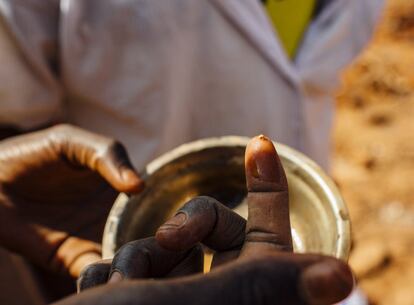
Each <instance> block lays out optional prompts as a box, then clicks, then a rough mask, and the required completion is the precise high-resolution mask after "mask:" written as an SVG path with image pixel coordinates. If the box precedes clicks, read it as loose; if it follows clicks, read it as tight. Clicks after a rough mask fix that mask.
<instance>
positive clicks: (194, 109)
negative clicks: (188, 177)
mask: <svg viewBox="0 0 414 305" xmlns="http://www.w3.org/2000/svg"><path fill="white" fill-rule="evenodd" d="M269 1H272V0H269ZM284 1H289V0H284ZM382 1H383V0H364V1H361V0H330V1H327V0H324V1H316V4H315V5H316V7H317V11H318V12H317V13H316V12H313V13H312V17H311V20H310V21H309V24H307V29H306V30H305V31H304V33H303V35H301V37H300V45H299V46H298V49H297V50H296V54H295V56H294V58H292V59H291V58H289V56H288V55H287V52H286V51H285V48H284V46H283V44H282V43H281V39H280V38H279V36H278V33H277V31H275V28H274V26H273V24H272V18H269V16H268V15H267V14H266V10H265V9H264V4H263V3H261V1H258V0H203V1H195V0H158V1H154V0H125V1H117V0H104V1H102V0H87V1H85V0H84V1H80V0H60V1H59V0H1V1H0V12H1V14H2V19H3V20H2V21H3V22H2V26H1V28H0V60H1V62H2V69H1V70H0V79H1V82H0V109H1V111H0V123H1V124H5V125H15V126H18V127H20V128H23V129H26V128H27V129H28V128H33V127H36V126H37V125H39V124H47V123H48V122H55V121H65V122H69V123H72V124H75V125H78V126H81V127H83V128H86V129H89V130H92V131H96V132H99V133H103V134H107V135H110V136H112V137H115V138H117V139H118V140H120V141H121V142H123V143H124V144H125V145H126V146H127V148H128V150H129V152H130V155H131V158H132V159H133V160H134V163H135V165H136V166H138V167H139V168H142V167H143V166H144V165H145V164H146V163H147V162H148V161H150V160H151V159H153V158H154V157H156V156H157V155H159V154H161V153H163V152H165V151H168V150H170V149H172V148H174V147H175V146H177V145H179V144H182V143H185V142H188V141H191V140H195V139H199V138H204V137H212V136H221V135H245V136H253V135H255V134H259V133H265V134H267V135H269V136H270V137H272V138H273V139H275V140H278V141H280V142H283V143H285V144H288V145H290V146H292V147H295V148H297V149H299V150H301V151H303V152H304V153H306V154H308V155H309V156H310V157H311V158H313V159H315V160H316V161H317V162H318V163H320V164H322V165H323V166H325V167H326V166H327V162H328V155H329V133H330V127H331V123H332V117H333V111H334V102H333V98H332V95H333V93H334V90H335V89H336V87H337V85H338V71H339V70H340V69H341V68H342V67H344V66H345V65H346V64H348V63H349V62H350V61H351V60H352V59H353V58H354V57H355V56H356V55H357V54H358V53H359V52H360V50H361V48H362V47H363V46H364V45H365V44H366V42H367V41H368V39H369V38H370V36H371V33H372V30H373V26H374V24H375V21H376V19H377V16H378V14H379V11H380V9H381V3H382ZM281 34H282V33H281Z"/></svg>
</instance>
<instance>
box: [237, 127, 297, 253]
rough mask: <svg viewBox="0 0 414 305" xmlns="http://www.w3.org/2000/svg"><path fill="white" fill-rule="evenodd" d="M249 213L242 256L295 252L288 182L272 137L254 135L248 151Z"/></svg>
mask: <svg viewBox="0 0 414 305" xmlns="http://www.w3.org/2000/svg"><path fill="white" fill-rule="evenodd" d="M245 169H246V181H247V190H248V196H247V199H248V207H249V216H248V220H247V226H246V240H245V244H244V248H243V252H242V255H246V253H251V252H258V251H264V250H278V251H289V252H291V251H292V249H293V247H292V236H291V232H290V220H289V194H288V184H287V179H286V175H285V171H284V170H283V167H282V163H281V161H280V159H279V156H278V154H277V152H276V149H275V147H274V146H273V143H272V141H271V140H269V139H268V138H267V137H265V136H263V135H261V136H258V137H255V138H253V139H252V140H251V141H250V142H249V144H248V145H247V148H246V154H245Z"/></svg>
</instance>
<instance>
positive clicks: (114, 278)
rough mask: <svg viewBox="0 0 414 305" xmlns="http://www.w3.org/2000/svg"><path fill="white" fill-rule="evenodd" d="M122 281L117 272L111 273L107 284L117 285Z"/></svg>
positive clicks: (120, 275)
mask: <svg viewBox="0 0 414 305" xmlns="http://www.w3.org/2000/svg"><path fill="white" fill-rule="evenodd" d="M123 279H124V277H123V276H122V274H121V273H120V272H119V271H116V270H115V271H113V272H112V273H111V276H110V277H109V280H108V284H114V283H119V282H121V281H122V280H123Z"/></svg>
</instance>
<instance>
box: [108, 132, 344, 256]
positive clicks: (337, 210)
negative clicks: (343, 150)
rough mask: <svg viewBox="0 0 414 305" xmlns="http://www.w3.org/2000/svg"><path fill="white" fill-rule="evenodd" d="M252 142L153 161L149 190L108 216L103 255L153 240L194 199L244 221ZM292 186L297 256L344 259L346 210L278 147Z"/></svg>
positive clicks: (311, 167)
mask: <svg viewBox="0 0 414 305" xmlns="http://www.w3.org/2000/svg"><path fill="white" fill-rule="evenodd" d="M248 141H249V139H248V138H244V137H222V138H211V139H205V140H200V141H196V142H192V143H189V144H185V145H182V146H180V147H178V148H176V149H174V150H172V151H171V152H169V153H167V154H165V155H163V156H161V157H159V158H158V159H156V160H154V161H153V162H151V163H150V164H149V165H148V166H147V167H146V170H145V172H144V174H143V178H144V179H145V180H146V184H147V186H146V189H145V191H144V192H143V193H141V194H140V195H138V196H135V197H131V198H128V196H126V195H125V194H121V195H120V196H119V197H118V198H117V200H116V202H115V204H114V206H113V207H112V210H111V213H110V215H109V217H108V220H107V223H106V227H105V232H104V237H103V256H104V258H108V257H112V256H113V254H114V252H115V251H116V250H117V249H118V248H119V247H120V246H122V245H123V244H124V243H126V242H128V241H131V240H134V239H138V238H143V237H148V236H151V235H153V233H154V232H155V230H156V229H157V228H158V227H159V225H160V224H162V223H163V222H164V221H165V220H166V219H167V218H169V217H170V216H172V215H173V214H174V212H175V211H176V210H177V209H178V208H179V207H180V206H181V205H183V204H184V203H185V202H186V201H188V200H189V199H191V198H192V197H194V196H198V195H207V196H212V197H214V198H216V199H217V200H219V201H221V202H222V203H224V204H226V205H227V206H229V207H231V208H233V209H235V210H236V211H237V212H238V213H239V214H241V215H242V216H244V217H246V216H247V215H246V214H247V206H246V202H245V200H244V197H245V195H246V189H245V188H246V187H245V177H244V150H245V146H246V144H247V142H248ZM275 145H276V149H277V150H278V153H279V155H280V157H281V159H282V162H283V165H284V168H285V170H286V174H287V177H288V182H289V192H290V209H291V213H290V214H291V216H290V217H291V223H292V234H293V239H294V248H295V251H296V252H312V253H323V254H327V255H332V256H335V257H338V258H341V259H344V260H346V259H347V258H348V254H349V249H350V222H349V217H348V211H347V208H346V206H345V204H344V202H343V200H342V197H341V195H340V193H339V191H338V190H337V188H336V186H335V185H334V183H333V182H332V180H331V179H330V178H329V177H327V176H326V175H325V174H324V173H323V171H322V170H321V169H320V168H319V167H318V166H317V165H316V164H315V163H314V162H312V161H311V160H309V159H308V158H307V157H306V156H304V155H303V154H301V153H299V152H297V151H295V150H293V149H291V148H289V147H287V146H285V145H282V144H278V143H275Z"/></svg>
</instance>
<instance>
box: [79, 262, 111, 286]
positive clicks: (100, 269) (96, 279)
mask: <svg viewBox="0 0 414 305" xmlns="http://www.w3.org/2000/svg"><path fill="white" fill-rule="evenodd" d="M111 264H112V260H111V259H106V260H101V261H99V262H97V263H94V264H90V265H88V266H86V267H85V268H84V269H83V270H82V272H81V274H80V276H79V278H78V280H77V281H76V286H77V291H78V293H80V292H82V291H83V290H85V289H89V288H93V287H96V286H99V285H103V284H106V282H107V281H108V276H109V272H110V271H111Z"/></svg>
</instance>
